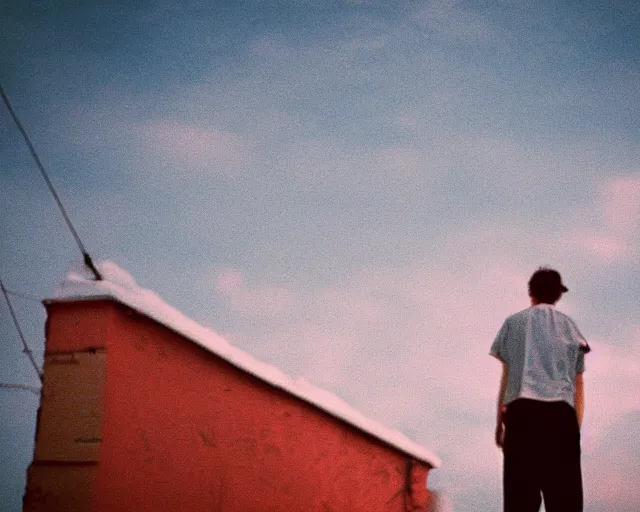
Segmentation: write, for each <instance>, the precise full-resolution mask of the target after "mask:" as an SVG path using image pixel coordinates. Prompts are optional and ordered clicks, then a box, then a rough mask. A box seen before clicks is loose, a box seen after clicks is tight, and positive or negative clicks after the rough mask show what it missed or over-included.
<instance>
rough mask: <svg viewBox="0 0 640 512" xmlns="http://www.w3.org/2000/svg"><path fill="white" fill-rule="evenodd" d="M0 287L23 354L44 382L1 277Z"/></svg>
mask: <svg viewBox="0 0 640 512" xmlns="http://www.w3.org/2000/svg"><path fill="white" fill-rule="evenodd" d="M0 289H1V290H2V294H3V295H4V298H5V300H6V301H7V306H9V312H10V313H11V318H13V323H14V325H15V326H16V329H17V330H18V334H19V336H20V339H21V340H22V346H23V347H24V349H23V350H22V351H23V352H24V353H25V354H27V357H28V358H29V360H30V361H31V364H32V365H33V369H34V370H35V371H36V373H37V374H38V378H39V379H40V382H44V378H43V377H42V372H41V371H40V369H39V368H38V365H37V364H36V361H35V359H34V358H33V353H32V352H31V349H30V348H29V345H27V341H26V340H25V338H24V334H23V333H22V329H21V328H20V322H18V317H17V316H16V313H15V311H14V310H13V306H12V305H11V300H10V299H9V294H8V293H7V289H6V288H5V287H4V284H3V283H2V279H0Z"/></svg>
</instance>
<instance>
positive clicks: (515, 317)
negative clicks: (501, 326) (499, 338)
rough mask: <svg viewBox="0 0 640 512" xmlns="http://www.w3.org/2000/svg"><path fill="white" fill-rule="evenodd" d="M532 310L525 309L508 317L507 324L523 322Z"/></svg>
mask: <svg viewBox="0 0 640 512" xmlns="http://www.w3.org/2000/svg"><path fill="white" fill-rule="evenodd" d="M530 310H531V308H526V309H523V310H522V311H518V312H517V313H513V314H511V315H509V316H508V317H507V319H506V320H505V323H507V324H513V323H517V322H521V321H522V320H524V319H526V318H527V317H528V316H529V313H530Z"/></svg>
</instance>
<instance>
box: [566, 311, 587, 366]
mask: <svg viewBox="0 0 640 512" xmlns="http://www.w3.org/2000/svg"><path fill="white" fill-rule="evenodd" d="M569 334H570V336H571V338H572V340H573V341H574V342H575V343H577V344H578V345H580V347H587V346H588V344H587V340H586V339H585V338H584V336H583V335H582V333H581V332H580V329H578V326H577V325H576V324H575V322H573V320H570V321H569ZM584 355H585V352H584V350H579V351H578V359H577V360H576V373H584Z"/></svg>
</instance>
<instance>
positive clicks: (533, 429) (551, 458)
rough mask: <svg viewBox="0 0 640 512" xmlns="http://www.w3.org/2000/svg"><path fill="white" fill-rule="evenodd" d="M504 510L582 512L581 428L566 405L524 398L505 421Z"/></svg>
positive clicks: (511, 408)
mask: <svg viewBox="0 0 640 512" xmlns="http://www.w3.org/2000/svg"><path fill="white" fill-rule="evenodd" d="M504 422H505V440H504V475H503V484H504V510H505V512H538V510H540V504H541V496H540V494H541V493H542V496H544V506H545V509H546V510H547V512H582V471H581V469H580V428H579V427H578V419H577V417H576V411H575V409H574V408H573V407H571V406H570V405H569V404H568V403H566V402H542V401H538V400H529V399H524V398H520V399H518V400H515V401H513V402H511V403H510V404H509V405H508V407H507V412H506V414H505V417H504Z"/></svg>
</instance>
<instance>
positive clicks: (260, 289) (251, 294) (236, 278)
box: [213, 268, 293, 316]
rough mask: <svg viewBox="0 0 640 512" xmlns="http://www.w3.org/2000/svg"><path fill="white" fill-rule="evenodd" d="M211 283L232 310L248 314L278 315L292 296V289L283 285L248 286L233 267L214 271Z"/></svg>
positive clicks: (286, 306)
mask: <svg viewBox="0 0 640 512" xmlns="http://www.w3.org/2000/svg"><path fill="white" fill-rule="evenodd" d="M213 284H214V287H215V290H216V292H217V293H218V294H220V295H221V296H223V297H225V298H226V299H227V300H228V301H229V305H230V306H231V308H232V309H233V310H234V311H236V312H238V313H242V314H245V315H248V316H274V315H280V314H282V313H283V312H284V311H285V310H286V309H287V308H288V307H289V306H290V305H291V302H292V298H293V296H292V295H293V294H292V290H291V289H289V288H288V287H286V286H283V285H278V286H273V285H261V286H248V285H247V283H246V280H245V278H244V275H243V273H242V272H241V271H240V270H238V269H233V268H221V269H217V270H216V271H214V276H213Z"/></svg>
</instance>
